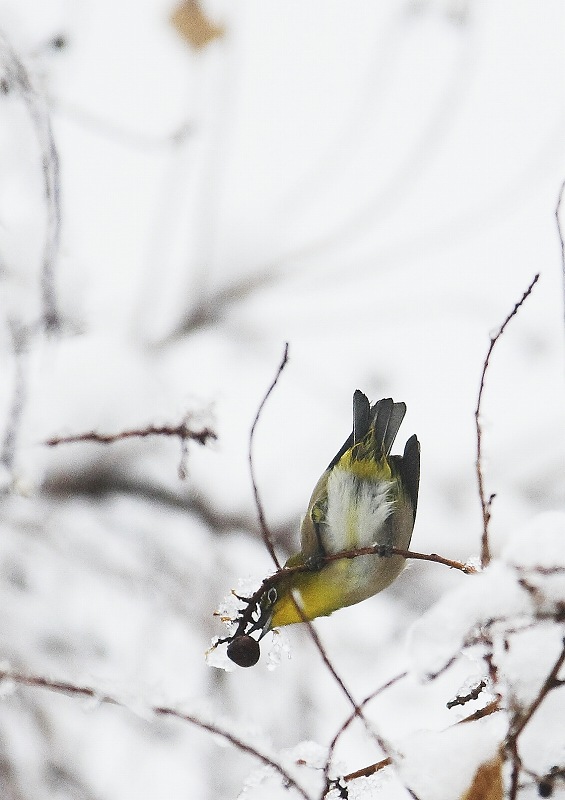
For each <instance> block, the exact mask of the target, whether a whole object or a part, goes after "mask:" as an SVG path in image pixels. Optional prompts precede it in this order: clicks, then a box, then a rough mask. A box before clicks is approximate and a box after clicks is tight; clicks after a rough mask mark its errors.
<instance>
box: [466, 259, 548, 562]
mask: <svg viewBox="0 0 565 800" xmlns="http://www.w3.org/2000/svg"><path fill="white" fill-rule="evenodd" d="M539 277H540V276H539V272H538V274H537V275H536V276H535V277H534V279H533V281H532V282H531V283H530V285H529V286H528V288H527V289H526V291H525V292H524V294H523V295H522V297H521V299H520V300H519V301H518V302H517V303H516V305H515V306H514V308H513V309H512V311H511V312H510V314H508V316H507V317H506V319H505V320H504V322H503V323H502V325H501V327H500V330H499V331H498V332H497V333H496V334H495V335H494V336H491V338H490V345H489V349H488V351H487V354H486V358H485V360H484V363H483V371H482V373H481V382H480V386H479V395H478V398H477V407H476V409H475V427H476V432H477V461H476V471H477V482H478V484H479V498H480V501H481V509H482V512H483V533H482V537H481V566H483V567H486V566H487V565H488V564H489V562H490V545H489V536H488V527H489V522H490V507H491V503H492V500H493V497H494V495H490V497H489V498H488V500H487V498H486V494H485V488H484V478H483V468H482V456H483V453H482V429H481V420H480V416H481V402H482V399H483V391H484V388H485V377H486V374H487V370H488V366H489V361H490V357H491V354H492V351H493V350H494V346H495V344H496V343H497V342H498V340H499V339H500V337H501V336H502V334H503V333H504V331H505V329H506V326H507V325H508V323H509V322H510V320H511V319H512V318H513V317H514V316H516V314H517V313H518V311H519V309H520V307H521V306H522V304H523V303H524V301H525V300H526V299H527V298H528V297H529V295H530V294H531V292H532V289H533V288H534V286H535V284H536V283H537V282H538V280H539Z"/></svg>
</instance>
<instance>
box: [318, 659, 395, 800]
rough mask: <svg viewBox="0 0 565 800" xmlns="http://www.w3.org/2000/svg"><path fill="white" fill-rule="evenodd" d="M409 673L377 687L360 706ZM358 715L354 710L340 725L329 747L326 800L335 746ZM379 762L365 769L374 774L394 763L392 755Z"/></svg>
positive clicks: (354, 776) (321, 797)
mask: <svg viewBox="0 0 565 800" xmlns="http://www.w3.org/2000/svg"><path fill="white" fill-rule="evenodd" d="M407 675H408V673H407V672H402V673H401V674H400V675H396V676H395V677H394V678H391V679H390V680H389V681H387V682H386V683H384V684H383V685H382V686H379V688H378V689H376V690H375V691H374V692H371V694H370V695H367V697H366V698H365V699H364V700H362V702H361V703H360V704H359V708H361V709H363V708H365V706H366V705H367V703H370V702H371V700H374V699H375V697H377V696H378V695H379V694H381V693H382V692H384V691H386V689H390V687H391V686H394V684H395V683H398V681H400V680H403V679H404V678H406V676H407ZM356 717H357V714H356V713H355V711H354V712H353V713H352V714H350V715H349V717H348V718H347V719H346V720H345V722H344V723H343V725H342V726H341V727H340V729H339V730H338V732H337V733H336V735H335V736H334V738H333V739H332V741H331V744H330V746H329V748H328V755H327V757H326V763H325V765H324V788H323V790H322V794H321V795H320V800H324V797H325V796H326V795H327V794H328V792H329V791H330V790H331V788H332V786H331V783H332V781H330V779H329V773H330V767H331V762H332V757H333V754H334V752H335V748H336V746H337V743H338V741H339V739H340V738H341V737H342V736H343V734H344V733H345V731H346V730H347V729H348V728H349V726H350V725H351V723H352V722H353V720H354V719H356ZM378 763H379V764H380V765H381V766H378V765H375V764H372V765H371V767H366V768H365V769H371V768H373V769H372V771H371V772H369V773H367V774H368V775H372V774H373V773H374V772H377V770H378V769H382V768H383V767H384V766H388V765H389V764H392V759H391V758H390V756H387V757H386V758H385V759H383V760H382V761H379V762H378ZM361 776H366V773H365V772H364V771H363V770H361V775H359V776H358V775H357V774H356V773H350V774H349V775H344V776H342V778H343V780H344V781H346V782H347V781H349V780H352V779H353V778H356V777H361Z"/></svg>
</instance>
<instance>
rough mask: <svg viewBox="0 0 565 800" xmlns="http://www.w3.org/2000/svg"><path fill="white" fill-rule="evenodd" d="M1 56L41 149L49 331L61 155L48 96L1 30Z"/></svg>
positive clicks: (54, 314) (55, 317)
mask: <svg viewBox="0 0 565 800" xmlns="http://www.w3.org/2000/svg"><path fill="white" fill-rule="evenodd" d="M0 55H1V57H2V60H3V61H4V66H5V70H6V78H5V79H4V80H5V86H6V89H7V91H10V89H11V88H12V87H13V86H15V87H16V89H17V91H18V92H19V94H20V95H21V96H22V98H23V101H24V103H25V105H26V107H27V110H28V113H29V116H30V118H31V121H32V123H33V126H34V128H35V133H36V136H37V140H38V143H39V148H40V151H41V166H42V171H43V185H44V193H45V204H46V210H47V222H46V233H45V243H44V246H43V256H42V270H41V296H42V304H43V324H44V327H45V329H46V330H56V329H58V328H59V326H60V319H59V312H58V310H57V300H56V293H55V264H56V261H57V257H58V254H59V243H60V238H61V199H60V176H59V154H58V152H57V147H56V145H55V140H54V138H53V131H52V129H51V120H50V117H49V110H48V108H47V104H46V102H45V99H44V98H43V97H42V96H41V95H40V94H39V92H38V91H37V90H36V88H35V87H34V85H33V83H32V80H31V78H30V75H29V73H28V72H27V70H26V68H25V67H24V65H23V63H22V61H21V60H20V58H19V57H18V55H17V54H16V52H15V50H14V49H13V48H12V46H11V44H10V43H9V41H8V39H7V37H6V35H5V34H4V33H3V32H2V31H0Z"/></svg>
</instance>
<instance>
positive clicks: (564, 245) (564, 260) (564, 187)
mask: <svg viewBox="0 0 565 800" xmlns="http://www.w3.org/2000/svg"><path fill="white" fill-rule="evenodd" d="M564 193H565V180H564V181H563V183H562V184H561V188H560V189H559V197H558V199H557V205H556V206H555V222H556V223H557V233H558V235H559V244H560V245H561V275H562V280H563V321H564V323H565V240H564V239H563V230H562V228H561V205H562V203H563V194H564Z"/></svg>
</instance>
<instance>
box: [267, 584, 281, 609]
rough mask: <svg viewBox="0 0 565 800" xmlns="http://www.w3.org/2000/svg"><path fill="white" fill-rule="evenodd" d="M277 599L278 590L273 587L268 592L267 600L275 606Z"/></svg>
mask: <svg viewBox="0 0 565 800" xmlns="http://www.w3.org/2000/svg"><path fill="white" fill-rule="evenodd" d="M277 597H278V595H277V590H276V589H275V587H274V586H272V587H271V588H270V589H269V591H268V592H267V600H268V601H269V603H270V604H271V605H274V604H275V603H276V601H277Z"/></svg>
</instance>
